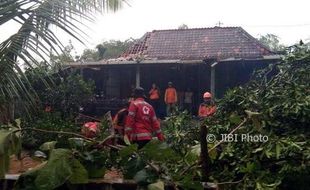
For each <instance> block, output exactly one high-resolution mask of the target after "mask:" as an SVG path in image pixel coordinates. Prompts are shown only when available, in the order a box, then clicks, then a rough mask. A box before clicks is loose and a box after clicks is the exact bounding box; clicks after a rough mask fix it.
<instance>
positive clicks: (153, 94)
mask: <svg viewBox="0 0 310 190" xmlns="http://www.w3.org/2000/svg"><path fill="white" fill-rule="evenodd" d="M149 95H150V104H151V105H152V106H153V108H154V110H155V113H156V115H158V109H159V103H160V102H159V96H160V93H159V88H158V87H157V86H156V84H155V83H153V84H152V88H151V90H150V91H149Z"/></svg>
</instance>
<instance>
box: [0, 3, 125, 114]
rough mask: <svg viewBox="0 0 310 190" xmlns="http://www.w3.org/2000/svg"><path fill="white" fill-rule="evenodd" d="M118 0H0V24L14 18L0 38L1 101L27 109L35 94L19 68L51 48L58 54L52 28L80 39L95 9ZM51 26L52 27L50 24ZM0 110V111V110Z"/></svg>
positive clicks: (115, 6)
mask: <svg viewBox="0 0 310 190" xmlns="http://www.w3.org/2000/svg"><path fill="white" fill-rule="evenodd" d="M122 3H123V1H122V0H89V1H85V0H66V1H63V0H40V1H34V0H32V1H28V0H18V1H17V0H10V1H1V5H0V15H1V16H0V25H1V26H2V25H5V24H7V23H12V22H15V21H16V22H18V23H19V24H18V25H15V26H17V28H16V30H14V31H15V32H14V33H11V34H9V35H8V38H6V39H4V40H3V41H1V42H0V97H1V99H3V100H4V101H5V102H11V101H12V100H14V99H18V100H22V101H21V102H20V106H23V107H24V108H27V109H31V107H33V106H35V105H36V103H37V101H36V96H33V95H34V93H33V91H32V88H29V87H28V85H29V83H27V86H26V85H25V84H24V82H25V81H22V80H20V77H22V76H23V77H24V70H23V68H24V67H25V66H26V67H29V68H34V67H37V66H40V65H41V64H42V62H41V60H43V63H44V64H45V65H47V63H48V61H47V60H46V59H47V57H48V56H49V55H50V53H51V51H52V52H53V53H55V54H56V55H59V54H60V53H61V52H62V50H63V49H64V47H63V44H62V42H61V40H60V39H59V36H57V35H55V31H54V30H53V29H52V28H55V27H57V28H58V29H59V30H61V31H63V32H65V33H66V34H69V36H71V37H73V38H75V39H76V40H79V41H80V42H81V43H83V40H82V39H83V37H86V33H85V31H84V29H85V28H84V27H77V26H85V25H87V24H85V20H86V21H92V20H93V19H94V15H96V13H98V12H101V13H102V12H104V11H107V10H112V11H116V10H118V9H119V8H121V5H122ZM51 26H53V27H51ZM0 113H1V112H0Z"/></svg>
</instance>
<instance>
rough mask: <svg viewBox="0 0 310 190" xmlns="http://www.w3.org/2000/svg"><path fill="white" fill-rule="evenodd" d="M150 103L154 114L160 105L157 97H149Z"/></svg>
mask: <svg viewBox="0 0 310 190" xmlns="http://www.w3.org/2000/svg"><path fill="white" fill-rule="evenodd" d="M150 104H151V105H152V106H153V108H154V110H155V114H156V115H158V112H159V106H160V102H159V99H154V100H152V99H150Z"/></svg>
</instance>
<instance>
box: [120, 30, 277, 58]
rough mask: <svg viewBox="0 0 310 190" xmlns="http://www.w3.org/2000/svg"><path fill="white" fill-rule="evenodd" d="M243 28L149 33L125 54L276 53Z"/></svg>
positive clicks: (209, 55) (233, 55)
mask: <svg viewBox="0 0 310 190" xmlns="http://www.w3.org/2000/svg"><path fill="white" fill-rule="evenodd" d="M273 54H274V53H273V52H272V51H270V50H269V49H268V48H267V47H265V46H263V45H262V44H261V43H260V42H259V41H258V40H257V39H255V38H254V37H252V36H251V35H250V34H248V33H247V32H246V31H245V30H244V29H242V28H241V27H214V28H194V29H175V30H154V31H152V32H147V33H146V34H145V35H144V36H143V37H142V38H141V39H140V40H139V41H138V42H137V43H136V44H134V45H133V46H131V47H130V48H129V49H128V50H127V51H125V53H124V54H123V55H122V57H132V56H137V55H143V56H144V57H147V58H148V59H158V60H171V59H181V60H204V59H217V60H221V59H226V58H261V57H263V56H265V55H273Z"/></svg>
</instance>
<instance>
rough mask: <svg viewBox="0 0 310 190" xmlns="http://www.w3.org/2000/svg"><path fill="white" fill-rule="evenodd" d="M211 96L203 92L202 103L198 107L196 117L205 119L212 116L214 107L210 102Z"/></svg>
mask: <svg viewBox="0 0 310 190" xmlns="http://www.w3.org/2000/svg"><path fill="white" fill-rule="evenodd" d="M211 98H212V95H211V93H210V92H205V93H204V94H203V103H201V104H200V106H199V111H198V116H199V117H200V118H205V117H209V116H211V115H213V114H214V113H215V111H216V106H215V105H214V103H213V102H212V100H211Z"/></svg>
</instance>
